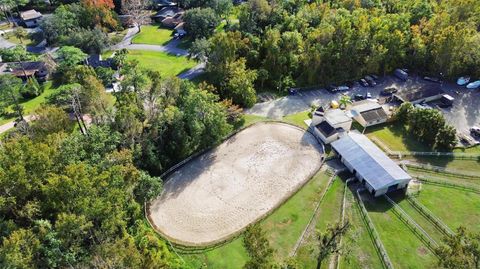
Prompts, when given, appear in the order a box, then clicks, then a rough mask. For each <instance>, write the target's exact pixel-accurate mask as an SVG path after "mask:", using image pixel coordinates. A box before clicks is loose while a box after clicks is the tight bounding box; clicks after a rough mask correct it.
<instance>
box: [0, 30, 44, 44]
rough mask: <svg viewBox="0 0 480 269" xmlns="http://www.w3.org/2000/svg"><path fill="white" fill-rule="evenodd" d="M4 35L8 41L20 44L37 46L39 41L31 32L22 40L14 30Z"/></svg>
mask: <svg viewBox="0 0 480 269" xmlns="http://www.w3.org/2000/svg"><path fill="white" fill-rule="evenodd" d="M3 37H4V38H5V39H6V40H7V41H9V42H12V43H15V44H18V45H23V46H35V45H36V44H37V41H36V40H35V39H33V38H32V36H31V35H30V34H29V35H27V37H26V38H23V39H22V40H20V39H19V38H18V37H16V36H15V34H14V32H9V33H6V34H5V35H4V36H3Z"/></svg>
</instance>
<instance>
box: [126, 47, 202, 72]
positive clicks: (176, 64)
mask: <svg viewBox="0 0 480 269" xmlns="http://www.w3.org/2000/svg"><path fill="white" fill-rule="evenodd" d="M127 59H128V60H138V62H139V65H140V66H141V67H143V68H145V69H149V70H155V71H159V72H160V73H161V74H162V76H164V77H169V76H176V75H178V74H180V73H183V72H185V71H187V70H189V69H190V68H192V67H194V66H195V65H196V64H197V63H196V62H195V61H193V60H189V59H187V58H186V57H183V56H175V55H171V54H167V53H164V52H159V51H146V50H130V51H129V53H128V56H127Z"/></svg>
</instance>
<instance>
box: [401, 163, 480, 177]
mask: <svg viewBox="0 0 480 269" xmlns="http://www.w3.org/2000/svg"><path fill="white" fill-rule="evenodd" d="M404 165H405V166H407V167H410V168H413V169H414V170H415V169H417V170H424V171H427V172H428V171H430V172H437V173H443V174H447V175H451V176H455V177H460V178H471V179H480V175H478V174H474V173H465V172H460V171H458V170H455V169H447V168H444V167H440V166H434V165H430V164H420V163H412V162H405V163H404Z"/></svg>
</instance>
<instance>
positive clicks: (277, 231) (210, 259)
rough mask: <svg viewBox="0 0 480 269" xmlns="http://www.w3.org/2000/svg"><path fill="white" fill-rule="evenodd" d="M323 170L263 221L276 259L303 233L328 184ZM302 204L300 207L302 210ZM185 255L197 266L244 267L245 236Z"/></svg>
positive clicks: (285, 254) (190, 262)
mask: <svg viewBox="0 0 480 269" xmlns="http://www.w3.org/2000/svg"><path fill="white" fill-rule="evenodd" d="M327 180H328V176H327V175H326V174H325V172H324V171H320V172H319V173H317V174H316V175H315V176H314V177H313V178H312V179H311V180H310V181H309V182H308V183H307V184H305V186H304V187H303V188H301V189H300V190H299V191H298V192H297V193H296V194H295V195H293V196H292V197H291V198H290V199H289V200H288V201H287V202H285V203H284V204H283V205H282V206H280V207H279V208H278V209H276V210H275V211H274V212H273V213H272V214H271V215H269V216H268V217H267V218H265V219H264V220H263V221H262V222H261V226H262V228H263V229H264V231H265V232H266V234H267V236H268V239H269V241H270V243H271V246H272V247H273V248H274V249H275V251H276V253H275V256H276V258H277V260H279V261H281V260H283V259H285V258H287V256H288V253H290V251H291V250H292V248H293V246H294V245H295V243H296V242H297V239H298V238H299V237H300V234H301V233H302V231H303V229H304V228H305V226H306V225H307V223H308V221H309V220H310V217H311V216H312V215H311V214H313V209H314V207H315V205H316V202H317V201H318V199H319V198H320V194H321V192H322V191H323V190H324V188H325V187H326V185H327ZM299 208H301V210H299ZM183 258H184V259H185V260H186V261H187V263H189V264H190V265H192V266H193V267H194V268H200V267H201V266H202V265H203V266H205V267H206V268H229V269H230V268H232V269H235V268H239V269H240V268H242V267H243V265H244V263H245V262H246V261H247V259H248V257H247V254H246V252H245V249H244V247H243V241H242V237H239V238H237V239H235V240H234V241H232V242H230V243H228V244H226V245H223V246H221V247H218V248H216V249H214V250H210V251H206V252H204V253H202V254H194V255H184V256H183Z"/></svg>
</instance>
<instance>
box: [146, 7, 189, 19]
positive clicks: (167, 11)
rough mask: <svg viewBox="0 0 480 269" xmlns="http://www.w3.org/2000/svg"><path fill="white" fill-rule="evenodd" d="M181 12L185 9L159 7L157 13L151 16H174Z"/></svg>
mask: <svg viewBox="0 0 480 269" xmlns="http://www.w3.org/2000/svg"><path fill="white" fill-rule="evenodd" d="M183 13H185V10H183V9H182V8H179V7H164V8H162V9H160V11H158V12H157V14H155V15H154V16H153V18H160V19H164V18H167V17H174V16H175V15H178V14H183Z"/></svg>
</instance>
